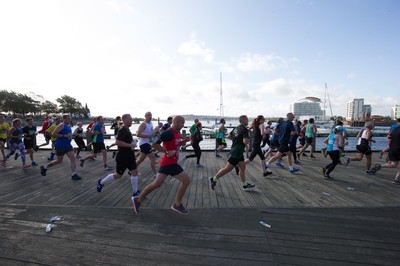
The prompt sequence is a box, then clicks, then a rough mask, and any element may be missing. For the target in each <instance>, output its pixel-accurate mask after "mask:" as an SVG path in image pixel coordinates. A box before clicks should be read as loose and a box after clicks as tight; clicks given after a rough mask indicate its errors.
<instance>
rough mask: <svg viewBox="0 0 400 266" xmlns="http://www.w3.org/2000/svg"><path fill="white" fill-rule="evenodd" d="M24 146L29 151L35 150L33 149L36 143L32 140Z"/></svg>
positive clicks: (25, 142)
mask: <svg viewBox="0 0 400 266" xmlns="http://www.w3.org/2000/svg"><path fill="white" fill-rule="evenodd" d="M24 145H25V149H27V150H29V149H33V147H34V146H35V142H34V141H32V140H28V141H25V140H24Z"/></svg>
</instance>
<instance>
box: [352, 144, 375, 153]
mask: <svg viewBox="0 0 400 266" xmlns="http://www.w3.org/2000/svg"><path fill="white" fill-rule="evenodd" d="M356 150H357V152H359V153H362V154H364V155H370V154H372V151H371V147H370V146H368V145H357V146H356Z"/></svg>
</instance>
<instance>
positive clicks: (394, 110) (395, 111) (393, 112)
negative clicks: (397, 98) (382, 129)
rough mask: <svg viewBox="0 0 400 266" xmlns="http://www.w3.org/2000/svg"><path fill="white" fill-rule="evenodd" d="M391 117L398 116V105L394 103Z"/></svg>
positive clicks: (399, 109) (399, 115)
mask: <svg viewBox="0 0 400 266" xmlns="http://www.w3.org/2000/svg"><path fill="white" fill-rule="evenodd" d="M391 118H392V119H393V120H394V119H397V118H400V105H398V104H396V105H395V106H393V107H392V112H391Z"/></svg>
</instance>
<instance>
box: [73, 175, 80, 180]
mask: <svg viewBox="0 0 400 266" xmlns="http://www.w3.org/2000/svg"><path fill="white" fill-rule="evenodd" d="M71 179H72V180H79V179H81V177H80V176H79V175H78V174H73V175H72V176H71Z"/></svg>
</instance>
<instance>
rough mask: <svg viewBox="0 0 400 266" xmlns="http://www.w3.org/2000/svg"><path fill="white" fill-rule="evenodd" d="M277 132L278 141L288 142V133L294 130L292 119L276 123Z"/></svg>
mask: <svg viewBox="0 0 400 266" xmlns="http://www.w3.org/2000/svg"><path fill="white" fill-rule="evenodd" d="M277 128H278V132H279V143H280V144H282V143H289V139H290V133H291V132H292V131H295V128H294V125H293V123H292V121H288V120H285V121H283V122H281V123H279V125H277Z"/></svg>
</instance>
